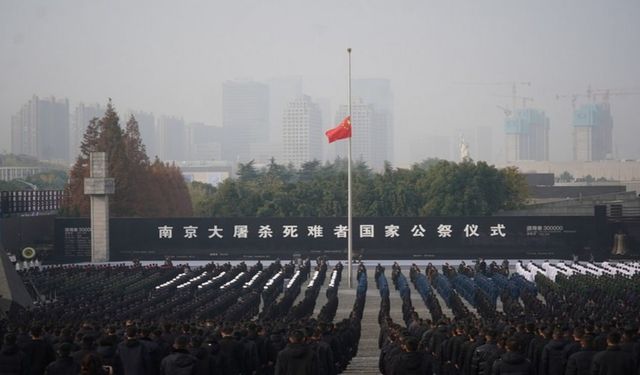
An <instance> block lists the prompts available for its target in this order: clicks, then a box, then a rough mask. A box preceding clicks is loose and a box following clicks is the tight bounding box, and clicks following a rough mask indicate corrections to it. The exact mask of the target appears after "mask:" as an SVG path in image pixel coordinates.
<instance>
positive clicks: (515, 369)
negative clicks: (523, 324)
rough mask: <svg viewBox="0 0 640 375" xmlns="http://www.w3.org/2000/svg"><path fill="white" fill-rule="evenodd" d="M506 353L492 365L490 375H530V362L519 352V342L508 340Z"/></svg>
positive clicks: (512, 339) (531, 370) (514, 339)
mask: <svg viewBox="0 0 640 375" xmlns="http://www.w3.org/2000/svg"><path fill="white" fill-rule="evenodd" d="M506 348H507V352H506V353H504V354H503V355H502V356H500V358H498V359H497V360H496V361H495V362H494V363H493V371H492V372H491V374H492V375H507V374H508V375H531V374H532V373H533V368H532V366H531V362H530V361H529V360H528V359H527V358H526V357H525V356H524V355H522V353H521V352H520V341H518V339H516V338H510V339H508V340H507V344H506Z"/></svg>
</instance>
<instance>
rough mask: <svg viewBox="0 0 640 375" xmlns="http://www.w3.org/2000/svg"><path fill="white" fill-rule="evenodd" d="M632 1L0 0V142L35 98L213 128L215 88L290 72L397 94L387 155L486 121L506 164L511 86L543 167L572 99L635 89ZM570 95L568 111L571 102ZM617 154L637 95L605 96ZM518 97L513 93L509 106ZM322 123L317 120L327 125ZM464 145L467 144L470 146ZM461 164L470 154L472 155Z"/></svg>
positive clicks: (216, 121) (400, 161) (635, 7)
mask: <svg viewBox="0 0 640 375" xmlns="http://www.w3.org/2000/svg"><path fill="white" fill-rule="evenodd" d="M638 19H640V2H638V1H634V0H621V1H615V2H602V1H591V0H587V1H566V2H556V1H551V0H548V1H547V0H545V1H537V2H532V1H530V2H514V1H507V0H504V1H487V2H482V3H480V2H471V1H439V2H436V1H401V2H388V1H364V0H363V1H334V0H329V1H322V2H312V1H293V0H292V1H279V0H278V1H268V2H267V1H257V0H252V1H248V0H247V1H212V2H205V1H183V2H170V1H135V2H127V1H113V2H102V1H101V2H83V1H71V0H60V1H56V2H49V1H14V0H8V1H3V2H1V3H0V30H1V31H0V150H7V151H8V150H9V149H10V123H11V116H12V115H13V114H15V113H16V112H17V111H18V110H19V108H20V106H21V105H22V104H23V103H25V102H26V101H27V100H29V98H31V96H32V95H34V94H35V95H38V96H41V97H46V96H51V95H53V96H56V97H58V98H63V97H67V98H69V99H70V100H71V103H72V106H73V105H75V104H76V103H78V102H80V101H82V102H85V103H100V104H102V105H104V104H105V103H106V101H107V98H109V97H111V98H112V99H113V101H114V104H115V105H116V108H117V110H118V111H120V112H125V111H126V110H127V109H130V108H131V109H136V110H144V111H152V112H154V114H155V115H156V116H161V115H177V116H182V117H183V118H184V119H185V121H186V122H205V123H207V124H211V125H217V126H221V125H222V113H221V111H222V105H221V104H222V83H223V82H224V81H227V80H234V79H253V80H256V81H260V82H268V80H269V79H271V78H273V77H279V76H300V77H301V78H302V82H303V92H304V93H305V94H308V95H311V96H312V97H313V98H328V99H329V100H330V103H331V106H332V109H333V110H334V111H335V109H337V108H338V106H339V105H340V104H343V103H345V102H346V101H347V53H346V48H347V47H351V48H353V54H352V57H353V70H352V71H353V77H354V78H385V79H389V80H390V82H391V89H392V91H393V96H394V104H395V108H394V123H395V134H394V135H395V136H394V139H395V160H396V164H397V165H401V166H402V165H407V164H408V163H410V162H413V161H415V160H412V159H411V150H410V147H403V146H404V145H407V146H410V145H411V143H412V142H413V141H414V140H415V139H420V138H421V137H427V136H434V135H440V136H453V135H454V134H456V132H459V131H465V130H469V131H473V129H475V128H476V127H489V128H490V129H491V130H492V133H493V138H494V141H493V148H495V149H496V155H495V158H497V159H499V158H500V157H502V158H504V152H502V153H501V152H500V150H501V149H503V148H504V137H503V120H504V115H503V113H502V111H501V110H500V109H499V108H497V106H498V105H499V106H511V99H510V98H508V97H501V96H496V95H507V96H508V95H510V94H511V87H510V85H502V84H496V85H476V84H466V83H491V82H511V81H519V82H531V86H522V87H520V88H519V93H518V94H519V95H521V96H526V97H533V98H534V101H533V102H531V103H528V106H529V107H534V108H539V109H542V110H544V111H545V112H546V114H547V116H548V117H549V118H550V121H551V130H550V158H551V160H558V161H561V160H569V159H571V147H569V145H570V144H571V126H570V123H571V112H572V109H571V100H570V99H569V98H561V99H556V95H558V94H573V93H577V94H584V93H585V92H586V89H587V86H588V85H591V87H592V88H593V89H607V88H610V89H624V90H625V91H629V92H640V48H638V46H640V23H638V22H637V20H638ZM581 100H585V99H578V104H580V103H581ZM610 101H611V108H612V114H613V121H614V131H613V132H614V133H613V134H614V135H613V137H614V156H617V157H619V158H628V159H640V147H638V144H637V139H640V105H638V104H640V95H627V96H614V97H612V98H611V100H610ZM518 103H519V105H520V101H519V102H518ZM333 120H334V119H333V118H328V119H326V118H325V119H323V127H325V128H329V127H331V126H333V125H334V124H333ZM471 146H472V150H473V147H474V145H471ZM472 157H473V155H472Z"/></svg>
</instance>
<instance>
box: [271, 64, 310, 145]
mask: <svg viewBox="0 0 640 375" xmlns="http://www.w3.org/2000/svg"><path fill="white" fill-rule="evenodd" d="M268 84H269V129H270V134H269V141H270V142H272V143H282V135H283V133H282V126H283V122H282V119H283V113H284V111H285V110H286V109H287V106H288V105H289V103H291V102H292V101H293V100H295V99H296V98H298V97H299V96H300V95H302V78H301V77H299V76H290V77H276V78H272V79H270V80H269V82H268Z"/></svg>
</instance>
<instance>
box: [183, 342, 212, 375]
mask: <svg viewBox="0 0 640 375" xmlns="http://www.w3.org/2000/svg"><path fill="white" fill-rule="evenodd" d="M203 342H204V340H203V339H202V337H201V336H193V337H191V346H190V349H189V353H191V355H193V356H194V357H196V359H197V360H198V362H197V363H196V374H197V375H209V374H211V373H212V372H213V371H214V362H213V356H212V355H211V351H210V350H209V348H207V347H204V346H203V345H202V344H203Z"/></svg>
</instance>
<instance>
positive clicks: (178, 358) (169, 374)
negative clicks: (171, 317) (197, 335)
mask: <svg viewBox="0 0 640 375" xmlns="http://www.w3.org/2000/svg"><path fill="white" fill-rule="evenodd" d="M188 344H189V339H188V338H187V336H178V337H176V341H175V342H174V344H173V352H172V353H171V354H169V355H168V356H167V357H165V358H164V359H163V360H162V362H160V375H196V370H197V364H198V359H197V358H196V357H194V356H193V355H191V354H190V353H189V350H187V345H188Z"/></svg>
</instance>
